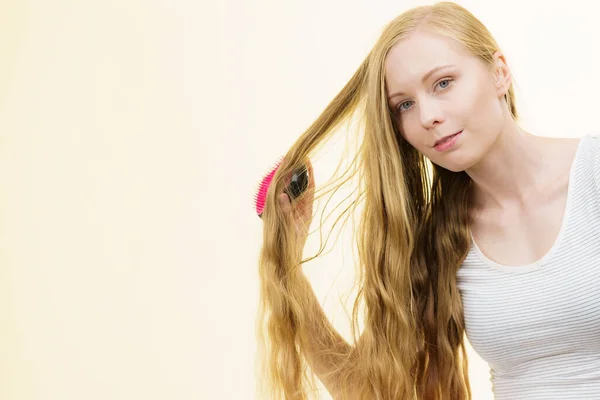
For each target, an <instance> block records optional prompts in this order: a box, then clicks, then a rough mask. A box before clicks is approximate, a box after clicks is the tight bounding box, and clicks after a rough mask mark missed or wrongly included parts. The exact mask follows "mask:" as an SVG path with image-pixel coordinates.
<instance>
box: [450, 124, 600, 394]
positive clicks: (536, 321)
mask: <svg viewBox="0 0 600 400" xmlns="http://www.w3.org/2000/svg"><path fill="white" fill-rule="evenodd" d="M507 251H510V249H507ZM457 279H458V287H459V290H460V293H461V298H462V302H463V307H464V315H465V324H466V335H467V338H468V339H469V342H470V344H471V346H472V347H473V349H474V350H475V351H476V352H477V353H478V354H479V356H480V357H481V358H483V359H484V360H485V361H486V362H487V363H488V365H489V367H490V373H491V378H490V380H491V383H492V390H493V392H494V395H495V399H496V400H549V399H556V400H559V399H560V400H567V399H577V400H583V399H600V137H597V136H592V135H586V136H584V137H582V138H581V141H580V142H579V146H578V148H577V152H576V155H575V158H574V160H573V164H572V166H571V172H570V180H569V186H568V194H567V203H566V210H565V215H564V218H563V221H562V225H561V227H560V232H559V234H558V237H557V239H556V241H555V243H554V245H553V246H552V248H551V249H550V250H549V251H548V253H547V254H546V255H544V256H543V257H542V258H541V259H539V260H538V261H536V262H534V263H532V264H529V265H524V266H517V267H514V266H503V265H500V264H498V263H495V262H493V261H492V260H490V259H488V258H487V257H486V256H485V255H484V254H483V253H482V252H481V251H480V250H479V248H478V247H477V245H476V244H475V242H472V244H471V250H470V252H469V255H468V256H467V258H466V259H465V261H464V262H463V264H462V265H461V267H460V269H459V270H458V272H457Z"/></svg>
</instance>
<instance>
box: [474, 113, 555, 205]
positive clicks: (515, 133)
mask: <svg viewBox="0 0 600 400" xmlns="http://www.w3.org/2000/svg"><path fill="white" fill-rule="evenodd" d="M549 149H550V147H549V140H548V138H544V137H539V136H534V135H532V134H529V133H527V132H525V131H523V130H522V129H521V128H520V127H519V126H518V125H517V123H516V122H515V121H513V120H512V119H511V120H510V121H508V122H507V124H506V126H505V129H504V130H503V131H502V132H501V133H500V134H499V135H498V136H497V137H496V138H495V140H494V141H493V143H492V144H491V145H490V146H489V147H488V149H487V153H486V155H485V156H484V157H483V158H482V159H481V160H480V161H479V162H478V163H477V164H475V165H474V166H473V167H471V168H469V169H468V170H466V173H467V174H468V175H469V176H470V177H471V179H472V180H473V184H474V185H473V194H474V200H475V207H476V208H479V209H483V208H485V209H497V210H506V209H509V208H513V209H514V208H515V207H518V208H524V207H525V205H526V204H528V203H529V202H530V200H531V199H533V198H534V197H532V196H535V197H537V196H536V195H538V194H540V193H543V192H544V189H546V188H547V185H548V184H549V182H548V176H549V174H548V172H549V171H548V168H549V166H550V165H551V163H550V161H551V160H550V156H551V154H550V152H549Z"/></svg>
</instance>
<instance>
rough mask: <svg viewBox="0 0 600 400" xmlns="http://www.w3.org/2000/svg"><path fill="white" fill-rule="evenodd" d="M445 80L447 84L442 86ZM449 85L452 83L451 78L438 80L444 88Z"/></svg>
mask: <svg viewBox="0 0 600 400" xmlns="http://www.w3.org/2000/svg"><path fill="white" fill-rule="evenodd" d="M444 82H446V85H444V86H443V87H442V83H444ZM449 85H450V79H443V80H441V81H439V82H438V86H440V87H441V88H442V89H446V88H447V87H448V86H449Z"/></svg>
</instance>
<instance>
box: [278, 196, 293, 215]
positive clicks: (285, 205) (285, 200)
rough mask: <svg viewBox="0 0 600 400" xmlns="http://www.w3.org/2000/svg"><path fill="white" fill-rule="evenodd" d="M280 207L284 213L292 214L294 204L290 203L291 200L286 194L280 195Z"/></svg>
mask: <svg viewBox="0 0 600 400" xmlns="http://www.w3.org/2000/svg"><path fill="white" fill-rule="evenodd" d="M279 205H280V206H281V209H282V210H283V211H284V212H286V213H287V212H290V210H291V209H292V203H291V202H290V198H289V197H288V195H287V194H286V193H281V194H280V195H279Z"/></svg>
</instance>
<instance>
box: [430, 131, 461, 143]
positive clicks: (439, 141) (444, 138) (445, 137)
mask: <svg viewBox="0 0 600 400" xmlns="http://www.w3.org/2000/svg"><path fill="white" fill-rule="evenodd" d="M461 132H462V131H459V132H456V133H455V134H453V135H448V136H444V137H443V138H441V139H439V140H438V141H437V142H435V144H434V145H433V147H435V146H437V145H438V144H440V143H442V142H443V141H445V140H447V139H450V138H451V137H452V136H456V135H458V134H459V133H461Z"/></svg>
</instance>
